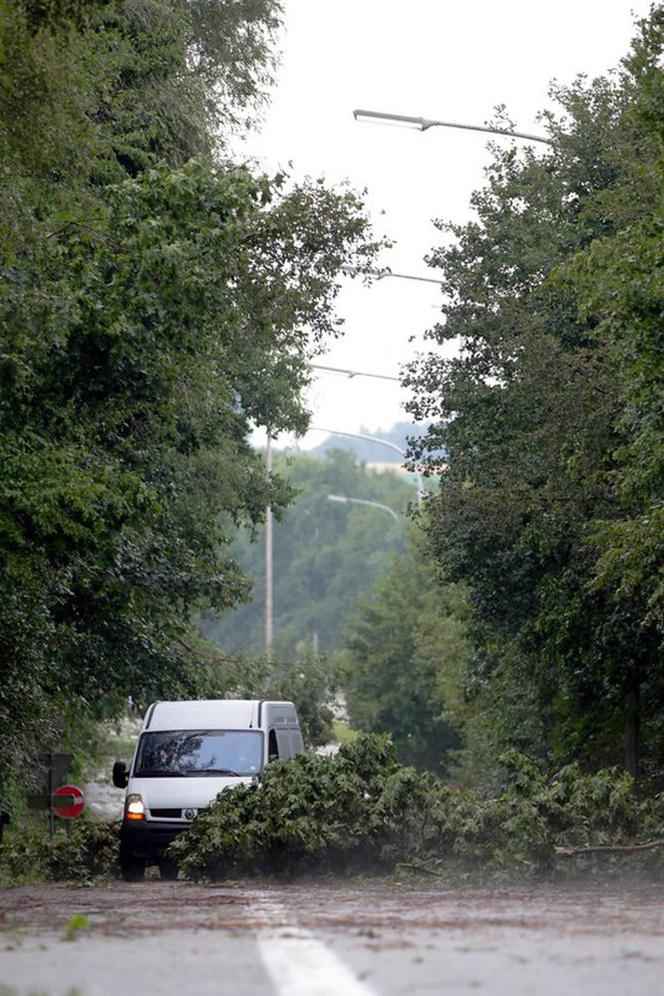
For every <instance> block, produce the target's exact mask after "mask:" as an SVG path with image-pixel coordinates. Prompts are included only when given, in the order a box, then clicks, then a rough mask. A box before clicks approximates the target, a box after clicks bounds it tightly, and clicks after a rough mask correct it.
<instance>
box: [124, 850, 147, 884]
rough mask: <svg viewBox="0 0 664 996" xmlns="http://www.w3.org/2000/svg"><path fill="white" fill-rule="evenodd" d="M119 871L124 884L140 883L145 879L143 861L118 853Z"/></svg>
mask: <svg viewBox="0 0 664 996" xmlns="http://www.w3.org/2000/svg"><path fill="white" fill-rule="evenodd" d="M120 869H121V871H122V877H123V879H124V880H125V882H142V881H143V879H144V878H145V861H144V860H143V859H142V858H136V857H134V855H133V854H132V855H130V854H124V853H123V852H122V851H120Z"/></svg>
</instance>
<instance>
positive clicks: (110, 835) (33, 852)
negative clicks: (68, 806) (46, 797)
mask: <svg viewBox="0 0 664 996" xmlns="http://www.w3.org/2000/svg"><path fill="white" fill-rule="evenodd" d="M119 840H120V836H119V828H118V826H117V825H116V824H111V823H91V822H88V821H87V820H77V822H76V823H75V824H74V825H73V826H72V827H71V829H69V830H65V829H62V828H58V829H57V830H56V832H55V836H54V837H53V838H51V837H49V836H48V835H47V834H45V833H44V832H42V831H39V832H35V831H33V830H31V831H26V832H25V833H24V834H23V835H22V836H19V835H18V833H16V832H14V834H12V836H11V837H9V836H7V837H6V838H5V841H4V842H3V845H2V847H1V848H0V875H1V876H2V878H3V880H4V881H5V882H7V883H14V884H17V883H21V882H26V881H35V880H39V879H44V878H45V879H51V880H53V881H73V882H87V881H91V880H92V879H93V878H97V877H100V876H102V877H109V876H115V875H117V874H118V873H119V865H118V853H119Z"/></svg>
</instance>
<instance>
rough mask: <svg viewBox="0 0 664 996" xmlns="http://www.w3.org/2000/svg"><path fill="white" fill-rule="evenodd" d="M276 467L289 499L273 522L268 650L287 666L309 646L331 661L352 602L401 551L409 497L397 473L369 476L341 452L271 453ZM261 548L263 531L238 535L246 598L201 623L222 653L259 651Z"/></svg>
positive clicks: (410, 490) (370, 473) (411, 498)
mask: <svg viewBox="0 0 664 996" xmlns="http://www.w3.org/2000/svg"><path fill="white" fill-rule="evenodd" d="M275 468H276V471H277V473H278V474H279V475H280V476H281V477H283V478H284V480H286V481H287V482H288V483H289V485H290V486H291V488H292V489H293V492H294V494H295V498H294V500H293V503H292V504H291V506H290V507H289V508H288V509H287V510H285V511H284V512H283V513H282V516H281V519H280V521H278V522H277V523H275V526H274V541H273V549H274V577H275V585H274V628H275V640H274V653H275V655H276V657H277V658H281V659H282V660H290V659H296V658H297V657H298V656H301V654H302V652H303V651H304V650H305V648H306V649H307V650H309V651H310V650H311V649H312V648H314V647H317V648H318V649H319V650H320V652H321V653H323V654H330V655H332V654H333V653H334V651H335V649H336V647H337V643H338V641H339V637H340V634H341V632H342V630H343V628H344V625H345V623H346V621H347V619H348V617H349V615H350V614H351V612H352V611H353V608H354V606H355V605H356V602H357V599H358V598H361V597H363V596H364V595H366V594H367V593H368V592H369V591H370V590H371V589H372V587H373V586H374V584H375V583H376V581H377V580H378V578H379V577H380V575H381V574H382V573H383V572H384V571H385V569H386V568H387V565H388V563H389V562H390V560H391V558H392V557H393V556H394V554H395V553H397V552H398V551H400V550H402V549H403V545H404V530H405V528H406V512H407V509H408V505H409V503H410V502H412V501H414V499H415V491H414V489H413V487H412V486H411V485H410V484H408V483H407V482H406V481H404V480H402V479H401V478H399V477H398V476H397V475H395V474H389V473H388V474H379V473H376V472H375V471H371V470H369V469H368V468H367V467H366V466H365V465H364V464H359V463H357V462H356V460H355V459H354V458H353V456H352V455H351V454H349V453H344V452H342V451H340V450H336V451H333V452H331V453H329V454H327V456H326V458H325V459H323V460H319V459H316V458H312V457H311V456H310V455H309V454H305V453H302V454H298V455H297V456H290V455H278V456H277V458H276V460H275ZM329 494H344V495H347V496H350V497H354V498H361V499H368V500H370V501H378V502H381V503H382V504H384V505H387V506H388V507H389V508H392V509H394V510H395V511H397V512H399V513H401V514H403V521H402V522H395V521H394V520H393V519H391V518H390V517H388V515H387V513H385V512H384V511H381V510H380V509H375V508H362V507H361V506H357V505H351V506H348V505H346V506H343V505H338V504H333V503H332V502H330V501H329V498H328V495H329ZM264 549H265V547H264V534H263V532H262V531H260V532H258V533H256V532H255V531H254V533H252V531H251V530H250V529H243V530H241V531H240V532H239V533H238V536H237V539H236V540H235V543H234V546H233V550H234V552H235V554H236V556H237V559H238V562H239V563H240V564H242V565H243V567H244V568H245V570H246V571H247V573H248V574H249V576H250V577H252V578H253V579H254V591H253V598H252V600H251V601H248V602H246V603H245V604H243V605H240V606H238V607H237V608H236V609H235V610H234V611H232V612H229V613H225V614H223V615H222V614H219V613H215V614H206V616H205V617H204V619H203V620H202V628H203V632H204V633H205V635H206V636H207V637H208V638H209V639H211V640H212V641H213V642H214V643H216V644H217V645H218V646H219V647H220V648H221V649H222V650H223V651H224V652H238V651H239V652H243V653H246V654H260V653H261V652H262V651H263V646H264V644H263V639H264V607H265V601H264V579H265V565H264Z"/></svg>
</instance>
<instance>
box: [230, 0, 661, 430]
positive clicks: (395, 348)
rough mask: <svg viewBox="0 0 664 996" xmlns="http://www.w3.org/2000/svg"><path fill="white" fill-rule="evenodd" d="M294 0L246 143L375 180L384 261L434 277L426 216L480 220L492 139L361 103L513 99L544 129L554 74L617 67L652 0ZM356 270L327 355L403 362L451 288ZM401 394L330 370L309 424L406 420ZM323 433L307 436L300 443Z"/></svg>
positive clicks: (480, 110) (305, 170)
mask: <svg viewBox="0 0 664 996" xmlns="http://www.w3.org/2000/svg"><path fill="white" fill-rule="evenodd" d="M284 7H285V12H286V23H285V30H284V33H283V37H282V42H281V49H282V62H281V68H280V70H279V74H278V82H277V86H276V88H275V91H274V94H273V98H272V104H271V106H270V108H269V109H268V111H267V113H266V115H265V123H264V126H263V128H262V130H261V132H260V133H257V134H255V135H253V136H252V137H251V138H250V140H249V141H248V142H247V143H246V144H245V145H244V146H243V150H244V154H245V155H247V154H248V155H251V156H253V157H255V158H257V159H258V160H259V161H260V162H261V164H262V165H264V166H265V167H266V168H267V169H270V170H271V169H274V168H275V167H277V166H279V165H286V164H287V163H289V162H292V164H293V171H294V174H295V176H296V177H297V176H303V175H305V174H309V175H312V176H315V177H318V176H324V177H325V178H326V179H327V180H328V181H330V182H332V183H336V182H338V181H340V180H344V179H348V180H350V181H351V183H352V184H353V186H354V187H356V188H362V187H367V188H368V191H369V199H368V204H369V207H370V211H371V214H372V217H373V220H374V224H375V227H376V229H377V231H379V232H383V233H385V234H387V235H388V236H390V237H391V238H392V239H394V240H395V241H396V245H395V247H394V248H393V249H392V250H391V251H390V252H389V253H388V254H386V255H385V257H384V258H383V260H382V261H381V263H382V265H385V266H389V267H390V268H391V269H392V271H393V272H400V273H410V274H416V275H420V276H429V277H432V276H435V273H433V271H431V270H429V269H428V268H427V267H426V265H425V263H424V256H425V255H426V253H427V252H428V251H429V249H430V248H431V247H432V246H433V245H435V244H436V243H437V241H438V238H439V236H438V233H437V232H436V230H435V229H434V228H433V225H432V223H431V219H432V218H445V219H448V220H454V221H464V220H465V219H467V218H468V217H469V214H470V209H469V197H470V194H471V192H472V191H473V190H474V189H475V188H476V187H478V186H480V185H481V183H482V169H483V166H484V165H485V164H486V163H487V162H488V159H489V156H488V153H487V151H486V139H487V136H482V135H479V134H476V133H472V132H470V133H468V132H463V131H452V130H450V129H446V128H435V129H431V130H429V131H427V132H424V133H420V132H418V131H411V130H410V129H406V128H397V127H389V126H380V125H369V124H359V123H356V122H355V121H354V120H353V116H352V111H353V109H354V108H358V107H359V108H368V109H371V110H380V111H389V112H393V113H398V114H412V115H423V116H425V117H431V118H442V119H447V120H451V121H458V122H464V123H469V124H483V123H484V122H485V121H486V120H487V119H488V118H490V117H491V116H492V113H493V108H494V106H495V105H496V104H500V103H503V104H505V105H506V106H507V109H508V112H509V114H510V117H511V118H512V120H514V121H515V123H516V127H517V129H520V130H523V131H532V132H537V131H540V130H541V128H540V127H539V126H538V124H537V121H536V115H537V112H538V110H541V109H542V108H544V107H546V106H547V105H548V97H547V90H548V85H549V82H550V81H551V79H553V78H556V79H557V80H559V81H561V82H567V81H570V80H571V79H573V77H574V76H575V75H576V74H577V73H580V72H583V73H586V74H587V75H589V76H597V75H599V74H601V73H603V72H605V71H606V70H607V69H608V68H609V67H612V66H615V65H616V64H617V63H618V61H619V59H620V58H621V57H622V56H623V55H624V54H625V53H626V51H627V49H628V47H629V42H630V39H631V37H632V34H633V21H634V17H635V16H642V15H644V14H646V13H647V11H648V9H649V7H650V0H556V2H555V3H543V2H541V0H540V2H538V0H499V2H498V0H463V2H457V0H409V2H407V3H404V2H403V0H285V2H284ZM499 141H503V140H502V139H499ZM504 141H511V140H509V139H505V140H504ZM381 212H384V214H382V213H381ZM347 283H348V286H345V287H344V290H343V291H342V294H341V295H340V297H339V303H338V310H339V313H340V314H341V315H342V316H343V318H344V319H345V328H346V334H345V336H344V338H343V339H342V340H340V341H339V342H337V343H334V344H333V345H332V346H331V348H330V350H329V352H328V353H327V355H326V356H325V357H324V358H321V359H320V362H321V363H324V364H328V365H330V366H337V367H345V368H351V369H354V370H369V371H374V372H377V373H385V374H390V375H395V374H397V373H398V370H399V365H400V364H401V363H403V362H404V361H406V360H408V359H409V358H410V357H412V356H413V354H414V351H415V350H416V349H417V348H418V344H419V345H420V346H421V345H422V334H423V333H424V331H425V330H426V329H427V327H429V326H430V325H432V324H433V323H434V322H435V320H436V311H435V310H434V309H435V307H436V306H437V305H438V303H439V301H440V289H439V288H438V287H436V286H435V285H433V284H421V283H415V282H411V281H405V280H396V279H384V280H381V281H380V282H375V283H374V284H373V286H372V287H371V288H364V287H362V286H361V285H360V284H359V281H352V282H351V281H350V279H349V280H348V281H347ZM412 336H415V341H414V342H409V339H410V338H411V337H412ZM404 400H405V392H403V391H402V389H401V388H400V386H399V385H398V384H395V383H389V382H381V381H374V380H367V379H365V378H356V379H353V380H348V379H347V378H343V377H340V376H338V375H335V374H325V373H322V374H320V375H319V376H317V378H316V382H315V385H314V386H313V388H312V390H311V392H310V395H309V405H310V407H311V409H312V411H313V419H312V422H313V424H314V425H320V426H324V427H329V428H333V429H340V430H345V431H349V432H354V431H358V429H359V428H360V426H361V425H364V426H368V427H369V429H370V431H374V432H375V431H377V430H379V429H380V428H381V427H382V428H388V427H389V426H391V425H392V424H393V423H394V422H396V421H399V420H400V419H403V418H405V417H406V416H405V414H404V411H403V408H402V405H403V402H404ZM322 438H324V437H323V436H322V435H321V434H320V433H310V434H309V436H308V437H307V438H306V439H305V440H304V441H303V444H302V445H303V446H304V447H309V446H314V445H316V444H317V443H318V442H320V441H321V439H322ZM284 442H285V440H282V441H281V443H282V444H283V443H284Z"/></svg>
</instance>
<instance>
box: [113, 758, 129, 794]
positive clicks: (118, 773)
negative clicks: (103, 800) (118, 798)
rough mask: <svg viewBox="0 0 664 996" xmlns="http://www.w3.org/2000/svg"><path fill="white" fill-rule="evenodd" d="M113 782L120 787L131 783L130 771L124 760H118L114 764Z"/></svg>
mask: <svg viewBox="0 0 664 996" xmlns="http://www.w3.org/2000/svg"><path fill="white" fill-rule="evenodd" d="M113 784H114V785H115V787H116V788H119V789H124V788H126V787H127V785H128V784H129V772H128V771H127V765H126V764H125V762H124V761H116V762H115V764H114V765H113Z"/></svg>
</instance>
